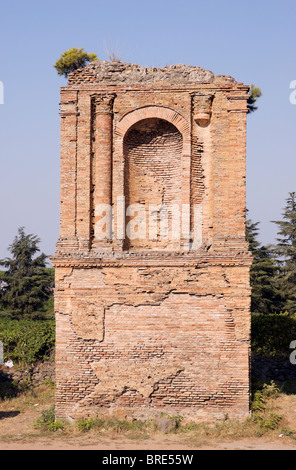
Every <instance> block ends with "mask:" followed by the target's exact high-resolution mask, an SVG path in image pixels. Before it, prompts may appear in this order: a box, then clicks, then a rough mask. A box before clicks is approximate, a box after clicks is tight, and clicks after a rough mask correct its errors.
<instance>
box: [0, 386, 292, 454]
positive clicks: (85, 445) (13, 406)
mask: <svg viewBox="0 0 296 470" xmlns="http://www.w3.org/2000/svg"><path fill="white" fill-rule="evenodd" d="M52 403H53V392H52V391H50V390H47V389H44V390H41V392H40V391H39V392H38V393H37V394H33V395H32V394H31V395H30V394H29V395H28V394H27V395H24V396H21V397H17V398H13V399H10V400H5V401H0V450H103V451H104V450H143V451H144V450H180V451H190V450H191V451H192V450H296V440H295V439H292V438H291V437H289V436H287V435H281V434H279V433H280V432H281V431H280V430H278V429H277V430H275V431H272V432H271V433H267V434H264V435H262V436H261V437H256V436H248V435H244V433H243V432H240V433H239V435H238V436H234V435H233V434H232V435H229V436H228V435H223V433H222V435H220V436H218V437H213V436H211V435H208V436H207V435H199V436H197V435H196V434H194V433H191V432H186V433H181V434H180V433H172V434H163V433H160V432H156V433H153V434H152V435H146V434H144V435H140V434H139V433H137V432H135V433H129V434H128V435H127V434H126V433H124V434H121V433H116V432H114V431H112V432H111V431H110V432H109V431H107V432H106V434H107V435H104V433H102V432H100V433H98V432H95V431H94V430H92V431H89V432H84V433H82V432H79V431H78V430H77V429H76V430H74V429H71V430H65V431H57V432H48V431H46V432H44V431H40V429H37V428H36V426H35V423H36V420H37V419H38V418H40V416H41V412H42V410H44V409H49V408H50V406H51V404H52ZM273 408H274V409H275V410H276V412H278V413H280V414H282V415H283V416H284V421H283V425H284V426H285V428H287V429H296V395H281V396H280V397H278V398H277V399H276V400H274V403H273ZM247 434H248V433H247ZM280 436H281V437H280Z"/></svg>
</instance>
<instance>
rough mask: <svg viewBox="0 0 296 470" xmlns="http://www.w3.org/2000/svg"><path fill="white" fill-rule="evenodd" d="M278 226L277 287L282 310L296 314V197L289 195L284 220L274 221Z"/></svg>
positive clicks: (292, 194) (276, 250)
mask: <svg viewBox="0 0 296 470" xmlns="http://www.w3.org/2000/svg"><path fill="white" fill-rule="evenodd" d="M272 222H273V223H275V224H276V225H277V226H278V233H277V235H278V238H277V244H276V247H275V253H276V255H277V258H278V264H279V273H278V276H277V285H278V289H279V293H280V295H281V298H282V304H283V306H282V309H283V310H285V311H287V312H288V313H291V314H295V313H296V195H295V192H292V193H289V196H288V198H287V200H286V206H285V208H284V210H283V220H277V221H272Z"/></svg>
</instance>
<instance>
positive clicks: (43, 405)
mask: <svg viewBox="0 0 296 470" xmlns="http://www.w3.org/2000/svg"><path fill="white" fill-rule="evenodd" d="M290 390H291V386H290V387H289V391H290ZM252 396H253V401H252V409H253V411H252V415H251V416H250V417H249V418H247V419H246V420H244V421H239V420H233V419H229V418H228V416H227V415H225V417H224V419H222V420H220V421H216V422H188V421H185V420H184V419H183V418H182V416H170V418H171V419H173V420H174V421H175V422H176V426H175V427H174V428H173V430H172V431H171V432H170V433H169V434H170V435H171V437H172V438H174V439H176V440H177V441H178V442H182V443H183V444H187V445H191V446H194V447H199V446H201V445H202V444H206V443H217V442H219V441H220V442H221V441H229V440H239V439H248V438H249V439H259V438H264V437H268V438H271V439H273V438H276V439H277V440H278V437H279V435H281V436H285V437H286V438H289V439H292V440H293V441H295V440H296V429H295V428H294V426H293V420H291V419H289V414H290V415H291V409H292V410H296V396H295V394H291V393H289V394H287V393H286V391H285V387H284V386H283V387H279V386H278V385H277V384H275V383H274V382H270V383H268V384H264V383H261V382H258V381H256V382H255V383H254V384H253V392H252ZM36 405H38V406H36ZM287 406H289V407H290V408H289V410H288V408H287ZM285 407H286V408H285ZM1 413H2V414H5V413H7V416H9V413H15V415H12V416H14V417H13V418H12V419H10V420H8V419H7V424H8V423H9V422H10V423H11V425H10V427H9V426H8V427H7V429H6V426H5V421H6V420H5V419H2V420H1V419H0V424H1V426H0V429H1V432H0V438H1V440H2V441H3V440H7V438H8V437H9V440H10V441H11V442H12V441H19V440H21V439H24V440H26V441H27V440H28V439H29V440H31V439H33V438H34V436H35V438H36V439H39V438H46V439H52V438H56V437H58V436H60V437H62V438H63V440H64V441H65V442H70V441H71V440H72V438H79V443H81V445H84V444H83V442H84V443H85V445H86V443H87V442H89V439H91V438H94V439H96V438H98V437H99V436H101V437H103V436H104V437H105V438H110V439H118V438H120V439H121V438H127V439H130V440H132V441H133V442H135V441H137V440H139V441H142V440H147V439H150V438H153V437H155V436H158V439H167V438H168V437H169V436H168V435H166V437H161V435H162V433H161V432H160V431H159V430H158V428H157V425H156V422H155V421H154V420H146V421H140V420H135V419H119V418H118V417H116V416H113V417H107V416H102V415H98V416H96V417H92V418H90V417H86V418H82V419H78V420H76V421H74V422H72V423H70V422H68V421H67V422H64V421H61V420H56V419H55V413H54V384H53V383H52V382H46V383H45V384H43V385H42V386H40V387H38V388H35V389H33V388H30V389H29V390H26V391H24V392H23V393H21V394H19V395H18V396H17V397H13V398H6V399H3V400H0V417H1ZM167 417H169V416H167ZM20 418H21V419H22V421H23V422H24V421H25V422H26V426H24V428H21V427H20V428H19V427H18V420H19V419H20ZM290 418H291V416H290ZM18 431H19V432H20V433H21V434H22V436H21V437H18V434H17V432H18Z"/></svg>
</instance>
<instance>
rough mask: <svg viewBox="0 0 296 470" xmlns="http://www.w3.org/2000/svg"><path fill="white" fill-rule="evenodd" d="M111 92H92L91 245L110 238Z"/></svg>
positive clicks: (99, 244)
mask: <svg viewBox="0 0 296 470" xmlns="http://www.w3.org/2000/svg"><path fill="white" fill-rule="evenodd" d="M115 96H116V95H115V94H113V93H112V94H96V95H93V96H92V100H93V106H94V147H93V152H94V165H93V185H94V193H93V212H94V216H93V223H94V239H93V246H94V247H99V246H104V245H105V244H106V243H107V244H110V241H111V238H112V213H111V210H112V209H111V208H112V126H113V102H114V99H115Z"/></svg>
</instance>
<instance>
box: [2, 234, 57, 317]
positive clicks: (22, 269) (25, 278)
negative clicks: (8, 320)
mask: <svg viewBox="0 0 296 470" xmlns="http://www.w3.org/2000/svg"><path fill="white" fill-rule="evenodd" d="M39 243H40V239H39V238H38V237H37V236H35V235H32V234H29V235H26V234H25V230H24V227H20V228H19V229H18V235H17V236H16V237H15V239H14V241H13V243H12V244H11V245H10V246H9V247H8V249H9V251H10V253H11V254H12V258H5V259H2V260H0V266H4V267H5V268H6V270H5V271H2V276H1V280H2V287H1V291H0V302H1V304H2V307H4V308H5V309H7V310H9V311H10V312H11V314H12V316H13V317H20V316H24V315H25V316H28V315H30V314H32V313H33V312H36V311H37V310H38V309H40V308H42V306H43V305H44V303H45V301H46V300H47V299H48V298H49V296H50V295H51V290H52V287H53V276H52V272H51V270H49V269H46V258H47V257H46V255H45V254H44V253H41V254H40V255H39V256H37V257H35V255H36V254H37V253H38V252H39V251H40V249H39V247H38V245H39Z"/></svg>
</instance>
